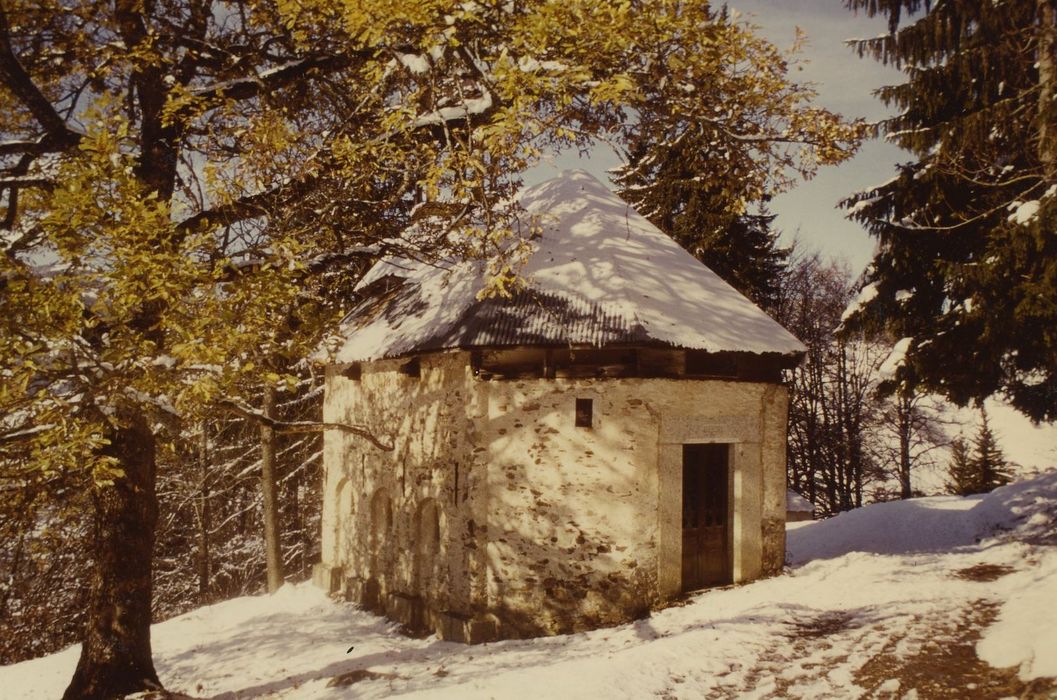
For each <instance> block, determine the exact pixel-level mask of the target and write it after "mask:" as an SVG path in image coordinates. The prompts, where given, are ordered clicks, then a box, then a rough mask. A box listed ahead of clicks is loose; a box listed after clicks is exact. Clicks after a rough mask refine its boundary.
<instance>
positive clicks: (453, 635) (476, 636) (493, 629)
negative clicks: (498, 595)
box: [431, 612, 499, 644]
mask: <svg viewBox="0 0 1057 700" xmlns="http://www.w3.org/2000/svg"><path fill="white" fill-rule="evenodd" d="M431 617H432V618H433V628H434V629H435V630H436V632H437V636H438V637H440V638H441V639H443V640H445V641H450V642H462V643H463V644H482V643H484V642H494V641H495V640H496V639H499V621H498V620H496V618H495V616H494V615H477V616H474V617H468V616H466V615H460V614H459V613H455V612H439V613H434V614H433V615H432V616H431Z"/></svg>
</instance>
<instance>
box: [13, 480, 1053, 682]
mask: <svg viewBox="0 0 1057 700" xmlns="http://www.w3.org/2000/svg"><path fill="white" fill-rule="evenodd" d="M789 550H790V556H789V558H790V561H791V562H793V565H792V567H791V568H790V569H789V570H788V571H787V573H786V574H785V575H782V576H779V577H775V578H772V579H768V580H764V581H759V582H756V583H753V584H749V585H744V586H736V587H727V588H724V589H718V590H710V591H706V592H701V593H698V594H695V595H692V596H690V597H689V598H688V599H687V600H686V601H685V602H684V604H682V605H680V606H676V607H671V608H668V609H666V610H661V611H658V612H655V613H654V614H653V615H652V616H651V617H649V618H647V619H644V620H640V621H638V622H634V623H631V624H628V625H623V626H620V627H617V628H613V629H603V630H596V631H594V632H589V633H583V634H574V635H567V636H562V637H553V638H546V639H537V640H526V641H506V642H499V643H495V644H487V645H481V646H472V647H471V646H462V645H459V644H454V643H450V642H441V641H438V640H436V639H433V638H430V639H410V638H407V637H403V636H401V635H400V634H398V632H397V630H396V628H395V627H394V626H393V625H391V624H389V623H387V622H385V621H384V620H382V619H380V618H378V617H374V616H372V615H369V614H367V613H364V612H361V611H359V610H357V609H356V608H354V607H353V606H351V605H348V604H345V603H338V602H334V601H331V600H329V599H328V598H327V597H326V596H324V595H323V594H322V593H321V592H320V591H318V590H316V589H314V588H312V587H311V586H310V585H298V586H286V587H284V588H283V589H281V590H280V591H279V592H278V593H276V594H274V595H271V596H257V597H246V598H238V599H235V600H231V601H227V602H225V603H220V604H217V605H213V606H210V607H205V608H200V609H198V610H195V611H193V612H190V613H188V614H186V615H182V616H180V617H177V618H174V619H172V620H168V621H166V622H163V623H160V624H157V625H155V626H154V630H153V638H154V658H155V661H156V664H157V668H158V672H159V674H160V676H161V678H162V681H163V682H164V683H165V685H166V686H167V687H168V688H169V689H170V690H175V691H181V692H185V693H188V694H190V695H193V696H196V697H208V698H254V697H282V698H312V699H317V698H320V699H322V698H327V699H329V698H353V697H355V698H381V697H388V696H394V695H399V696H401V697H428V698H460V699H462V698H493V697H494V698H520V697H562V698H598V697H605V698H646V697H651V696H653V697H663V698H700V697H717V696H718V697H744V698H766V697H800V698H818V697H840V698H846V697H860V696H865V695H869V696H870V697H906V698H911V697H921V698H927V697H935V696H936V694H935V692H934V691H935V688H936V685H935V684H936V683H940V684H946V686H945V687H947V688H948V689H949V688H951V687H953V688H955V689H959V688H961V689H963V690H964V696H966V697H969V696H972V697H1003V696H1005V695H1011V694H1012V695H1016V694H1018V693H1019V692H1020V691H1017V690H1016V688H1013V690H1012V691H1011V690H1010V688H1011V687H1013V686H1010V684H1011V683H1012V684H1016V683H1020V684H1021V686H1020V687H1021V688H1023V687H1025V686H1024V683H1032V682H1034V683H1035V685H1034V686H1028V687H1030V688H1032V689H1033V691H1032V692H1036V691H1039V689H1040V688H1041V689H1042V690H1041V692H1044V693H1057V684H1055V683H1053V682H1051V681H1049V680H1043V681H1032V679H1038V678H1052V677H1057V610H1055V606H1054V605H1053V602H1054V601H1055V600H1057V471H1050V472H1047V473H1044V474H1043V475H1041V476H1039V477H1037V478H1035V479H1032V480H1030V481H1024V482H1019V483H1016V484H1012V485H1010V486H1007V487H1004V488H1001V489H998V490H996V491H995V492H993V493H992V494H989V495H986V496H975V497H971V498H965V499H962V498H956V497H933V498H923V499H915V500H912V501H906V502H899V503H884V504H878V505H873V506H868V507H866V508H862V509H860V510H857V511H853V512H850V513H846V514H843V515H840V516H838V517H835V518H832V519H830V520H827V521H822V522H808V523H796V524H795V526H791V527H790V530H789ZM981 633H982V636H981ZM350 647H353V648H352V649H350ZM77 651H78V650H77V647H72V648H70V649H67V650H65V651H63V652H60V653H58V654H54V655H52V656H48V657H44V658H41V659H36V660H33V661H28V662H24V663H21V664H16V665H13V666H7V667H2V668H0V688H3V689H4V691H3V692H4V694H5V697H20V698H27V700H31V699H33V698H55V697H58V696H59V695H60V694H61V692H62V690H63V687H64V686H65V684H66V682H67V680H68V679H69V677H70V675H71V674H72V672H73V668H74V666H75V664H76V660H77ZM977 655H979V657H980V658H982V659H983V660H984V661H986V662H988V663H990V664H992V665H993V666H995V667H1007V666H1009V667H1014V668H1013V669H1011V670H1008V671H996V670H995V669H994V668H990V667H988V666H986V665H985V664H983V663H982V662H981V661H980V660H979V658H978V656H977ZM1018 676H1019V678H1018ZM996 679H997V680H996ZM1040 682H1041V683H1042V685H1038V684H1039V683H1040ZM930 684H931V685H930ZM988 684H990V685H988ZM930 688H931V689H932V690H930ZM12 691H13V694H11V695H7V693H9V692H12ZM957 695H959V693H958V691H957V690H956V691H955V693H954V694H953V695H952V694H948V695H943V697H955V696H957ZM1040 696H1041V695H1040ZM1051 697H1052V696H1051Z"/></svg>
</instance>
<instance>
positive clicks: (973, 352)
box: [845, 0, 1057, 421]
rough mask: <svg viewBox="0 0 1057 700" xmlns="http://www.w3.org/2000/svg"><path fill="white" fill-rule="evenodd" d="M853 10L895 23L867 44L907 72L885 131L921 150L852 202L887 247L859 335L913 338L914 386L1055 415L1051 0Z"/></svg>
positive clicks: (861, 47)
mask: <svg viewBox="0 0 1057 700" xmlns="http://www.w3.org/2000/svg"><path fill="white" fill-rule="evenodd" d="M845 4H846V5H847V6H848V7H849V8H851V9H853V10H857V11H860V10H861V11H864V12H865V13H867V14H868V15H883V16H886V17H887V18H888V19H889V25H890V29H891V31H890V33H889V34H886V35H883V36H880V37H877V38H873V39H867V40H862V41H858V42H855V46H856V48H857V49H858V51H859V53H860V55H864V54H866V55H870V56H872V57H874V58H876V59H878V60H880V61H882V62H884V63H886V64H889V65H894V66H896V67H899V68H901V69H902V70H903V72H904V73H905V75H906V81H905V82H904V83H902V84H899V85H893V86H889V87H885V88H882V89H881V90H880V91H879V96H880V97H881V99H882V100H884V101H885V103H887V104H889V105H891V106H893V107H894V108H895V109H896V110H897V111H898V112H899V114H898V116H895V117H892V118H891V119H888V120H887V121H886V122H885V123H884V124H883V126H882V131H883V132H884V134H885V136H886V138H888V139H889V140H891V141H893V142H894V143H896V144H898V145H900V146H901V147H903V148H905V149H907V150H908V151H910V153H911V154H912V155H913V157H914V160H913V161H911V162H909V163H905V164H903V165H900V166H899V167H898V171H897V173H896V177H895V178H893V179H892V180H890V181H889V182H887V183H885V184H883V185H879V186H877V187H874V188H871V189H868V190H866V191H863V192H860V193H858V194H855V195H853V196H851V197H849V198H848V199H847V200H846V201H845V205H846V206H847V207H849V209H850V216H852V217H853V218H855V219H856V220H858V221H860V222H862V223H863V225H864V226H866V228H867V229H868V230H869V231H870V232H871V233H872V234H873V235H874V236H875V237H876V238H877V240H878V248H877V252H876V254H875V256H874V260H873V263H872V264H871V266H870V267H869V269H868V271H867V277H868V279H867V283H868V284H867V286H866V288H865V290H864V291H865V294H864V296H863V297H862V303H861V304H859V305H858V306H857V307H856V308H857V309H858V312H857V314H856V315H855V317H853V318H852V319H850V321H849V324H848V326H849V327H850V326H852V325H856V324H858V325H886V326H888V327H889V328H891V329H892V330H893V332H894V333H895V335H896V337H902V338H906V339H907V342H908V343H909V352H908V353H907V356H906V362H905V363H904V366H903V367H902V369H901V370H900V375H899V382H898V385H899V386H902V387H903V389H904V390H906V391H909V390H912V388H913V387H915V386H919V385H920V386H922V387H923V388H924V389H925V390H927V391H934V392H938V393H942V394H944V395H946V396H947V397H949V398H950V399H952V400H954V401H955V402H957V403H959V404H963V405H964V404H966V403H968V402H970V401H973V402H980V401H982V400H983V399H984V398H986V397H987V396H990V395H992V394H995V393H999V394H1002V395H1004V396H1005V397H1007V398H1008V399H1009V400H1010V402H1011V403H1012V404H1013V405H1014V406H1015V407H1017V408H1018V409H1019V410H1021V411H1022V412H1024V413H1025V414H1027V415H1028V416H1030V417H1031V418H1033V419H1035V420H1045V421H1051V420H1054V419H1057V236H1055V235H1054V230H1055V227H1057V197H1055V196H1054V193H1055V192H1057V120H1055V117H1057V106H1055V105H1054V100H1053V97H1054V94H1055V92H1054V90H1055V87H1057V86H1055V83H1054V80H1055V72H1054V71H1055V70H1057V64H1055V60H1057V57H1055V53H1054V52H1055V32H1057V27H1055V9H1054V8H1055V3H1054V2H1053V0H1001V1H1000V2H976V1H975V0H954V1H951V2H936V3H931V2H928V1H927V0H846V2H845Z"/></svg>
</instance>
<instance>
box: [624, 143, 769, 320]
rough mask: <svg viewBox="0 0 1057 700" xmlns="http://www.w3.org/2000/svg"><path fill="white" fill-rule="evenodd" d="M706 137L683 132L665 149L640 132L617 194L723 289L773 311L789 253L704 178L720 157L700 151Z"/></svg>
mask: <svg viewBox="0 0 1057 700" xmlns="http://www.w3.org/2000/svg"><path fill="white" fill-rule="evenodd" d="M695 131H696V132H697V133H696V135H691V134H692V133H693V132H695ZM706 135H707V130H704V129H700V128H698V129H694V128H688V130H687V132H685V135H684V137H683V138H681V139H679V140H678V141H676V142H675V143H665V142H663V141H661V142H654V141H653V140H652V136H654V134H653V133H652V130H650V129H646V130H644V132H643V133H642V134H640V139H641V140H640V141H639V142H638V143H637V144H636V145H635V148H634V149H633V150H632V152H631V153H629V162H628V165H626V166H625V167H623V168H621V169H619V170H618V172H617V173H616V178H615V179H616V182H617V185H618V187H619V190H618V193H619V194H620V196H621V197H622V198H623V199H624V200H625V201H626V202H628V203H629V204H630V205H631V206H633V207H635V209H636V210H637V211H639V212H642V214H643V215H644V216H646V218H648V219H649V220H650V221H651V222H652V223H653V224H654V225H655V226H657V227H658V228H659V229H661V230H662V231H664V232H665V233H667V234H668V235H669V236H671V237H672V238H674V239H675V240H676V241H678V243H679V244H680V245H681V246H683V247H684V248H686V249H687V250H688V251H690V253H691V254H693V255H694V257H696V258H697V259H698V260H700V261H701V262H703V263H704V264H705V265H707V266H708V267H709V269H711V270H712V271H713V272H715V273H716V274H717V275H719V276H720V277H722V278H723V279H724V280H725V281H726V282H727V283H728V284H730V285H731V286H733V287H734V288H736V289H737V290H738V291H739V292H741V293H742V294H744V295H746V296H747V297H749V298H750V299H752V300H753V301H754V302H756V303H757V304H758V305H759V306H761V307H762V308H764V309H767V310H768V311H773V310H774V307H775V305H776V303H777V297H778V287H779V282H780V278H781V275H782V272H783V271H784V269H785V266H786V264H787V261H788V257H789V250H788V249H785V248H780V247H779V246H778V234H777V233H776V232H774V231H773V230H772V229H771V224H772V222H773V220H774V216H773V215H771V214H769V213H767V212H766V211H765V210H764V211H763V213H760V214H755V215H754V214H745V213H741V214H739V213H735V212H732V211H730V210H729V204H730V198H729V196H725V195H724V193H723V192H722V190H719V191H717V187H716V185H715V183H714V182H711V181H709V179H708V178H706V177H702V173H708V172H710V171H714V169H715V161H716V160H720V159H722V157H723V155H722V153H716V152H714V151H715V150H716V149H710V148H707V147H702V144H701V142H702V140H704V139H705V137H706ZM723 152H724V153H725V151H723Z"/></svg>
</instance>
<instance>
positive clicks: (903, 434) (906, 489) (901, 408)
mask: <svg viewBox="0 0 1057 700" xmlns="http://www.w3.org/2000/svg"><path fill="white" fill-rule="evenodd" d="M913 410H914V406H913V402H912V400H911V399H910V398H909V397H907V396H899V397H898V398H897V399H896V411H897V412H898V418H899V497H900V498H902V499H904V500H906V499H908V498H911V497H912V496H913V495H914V492H913V489H912V488H911V484H910V467H911V461H912V460H911V459H910V438H911V433H912V432H913V430H914V426H913Z"/></svg>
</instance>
